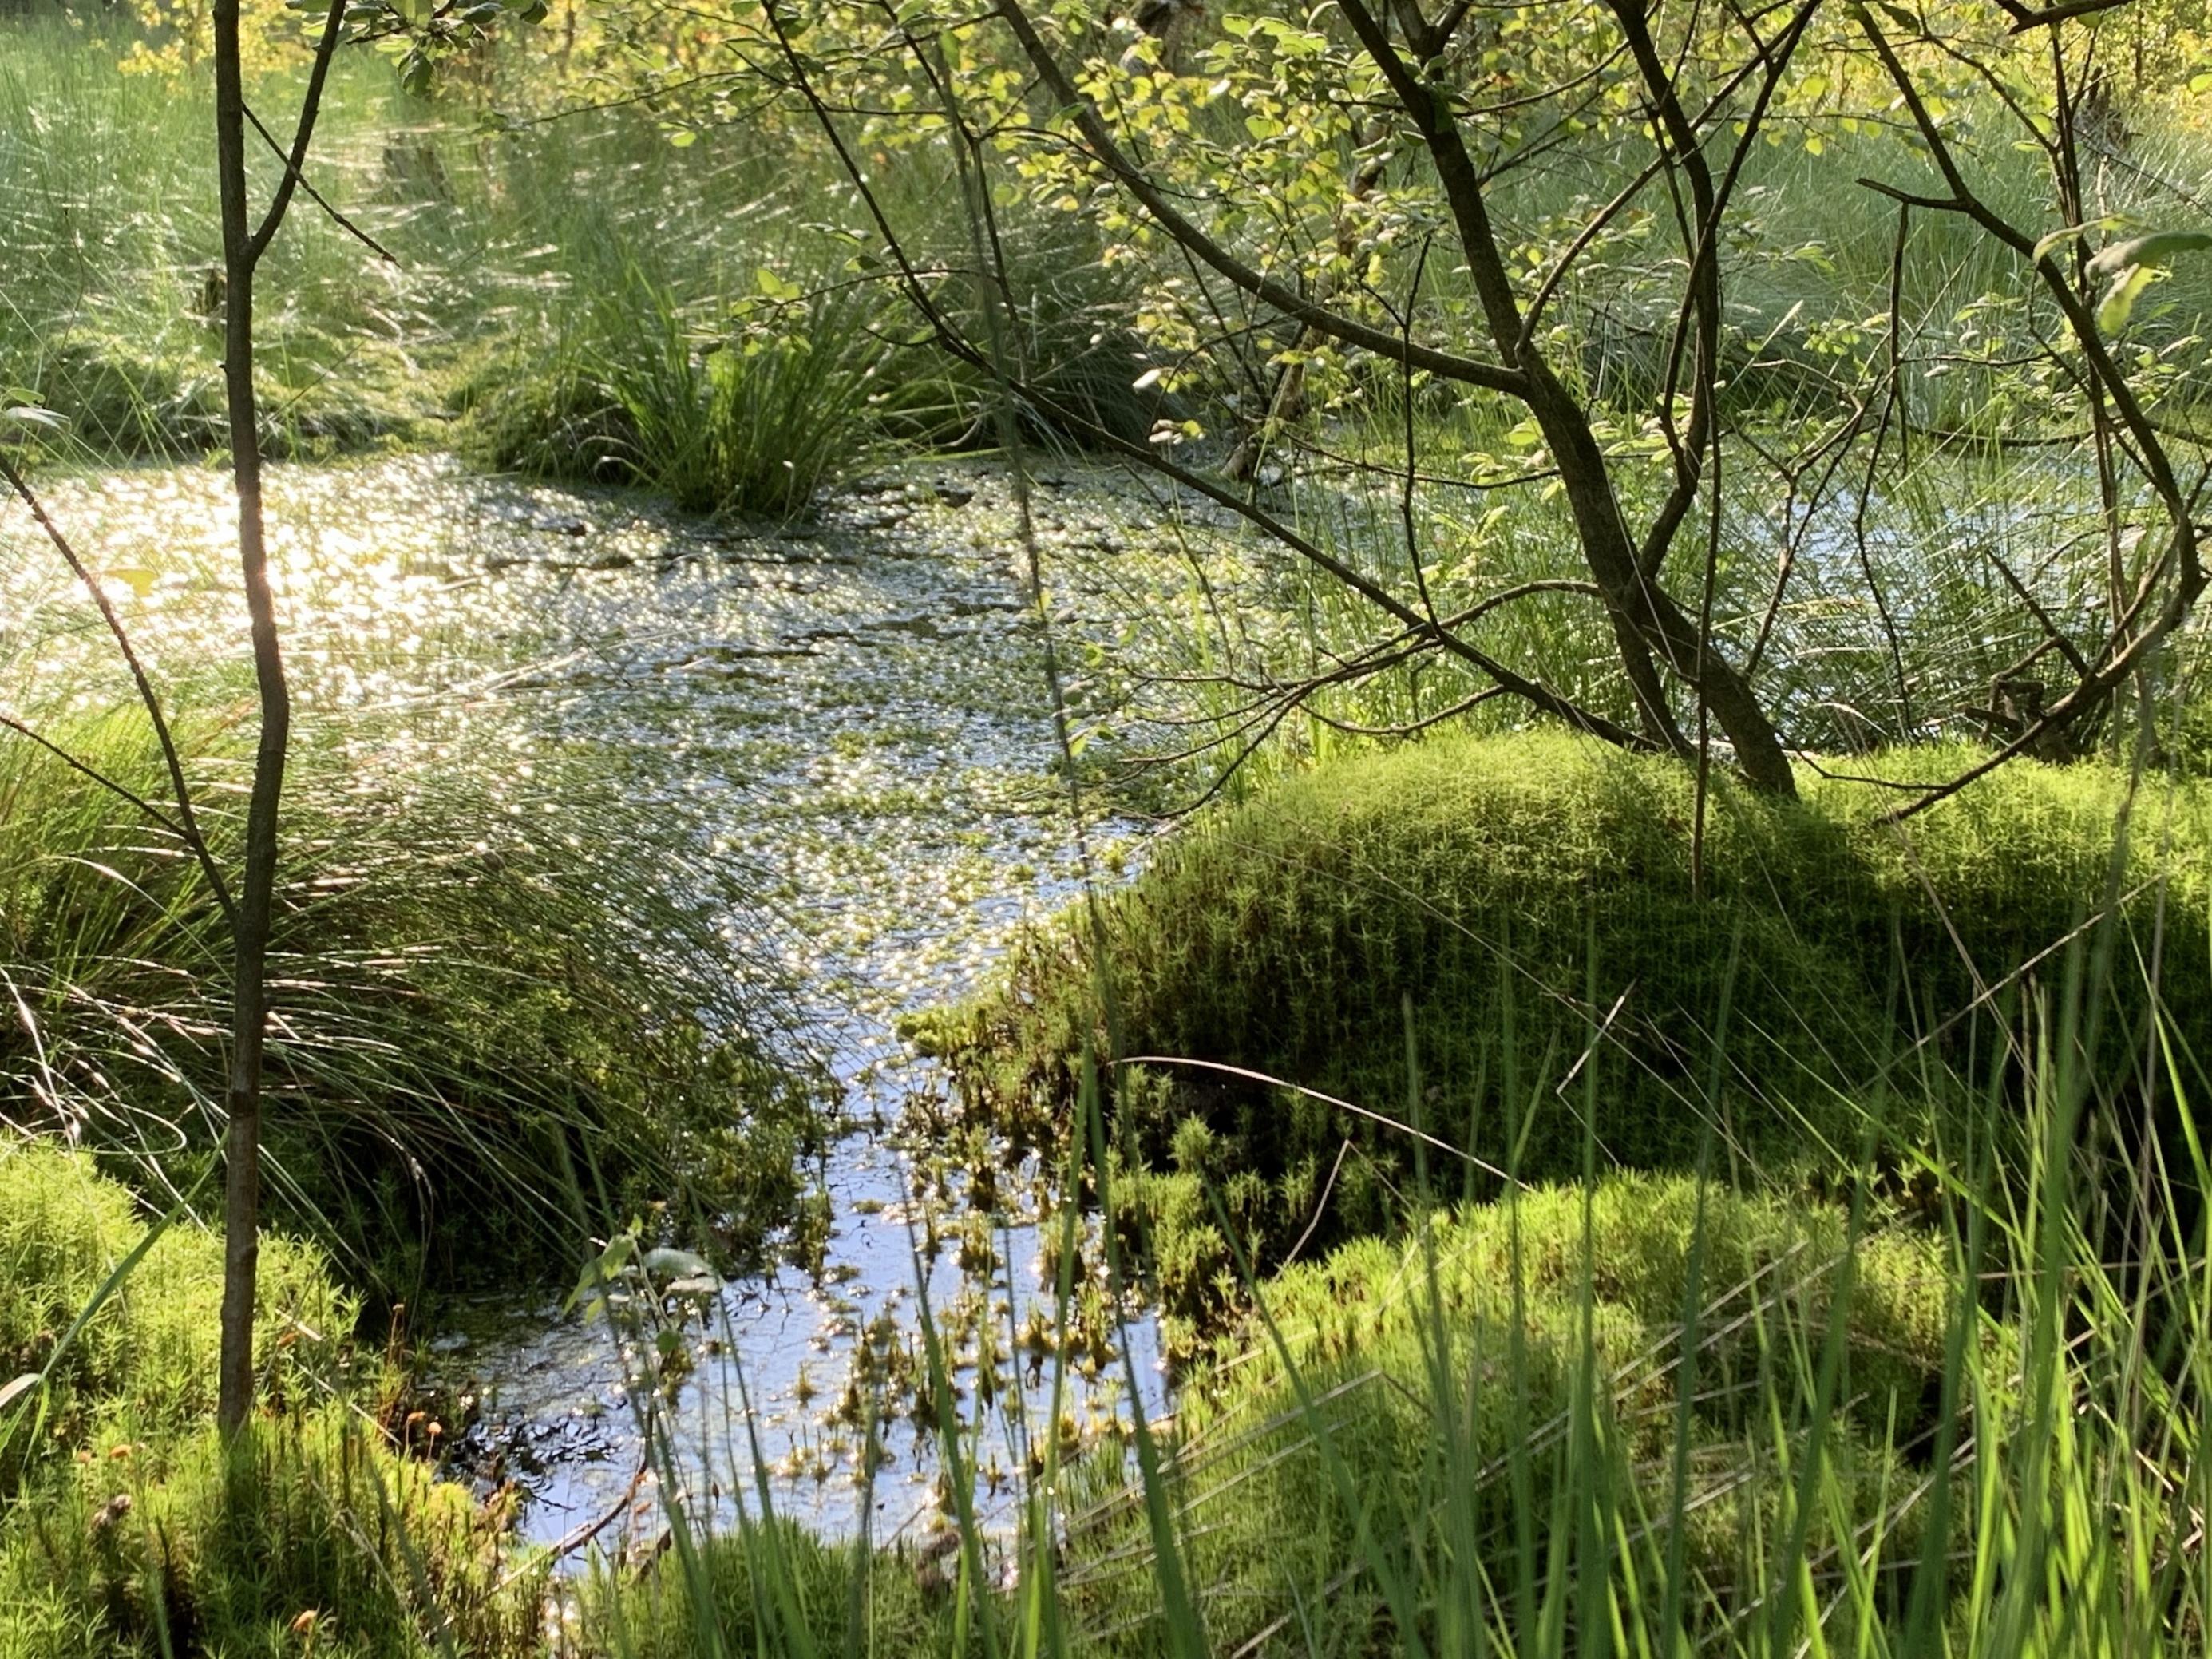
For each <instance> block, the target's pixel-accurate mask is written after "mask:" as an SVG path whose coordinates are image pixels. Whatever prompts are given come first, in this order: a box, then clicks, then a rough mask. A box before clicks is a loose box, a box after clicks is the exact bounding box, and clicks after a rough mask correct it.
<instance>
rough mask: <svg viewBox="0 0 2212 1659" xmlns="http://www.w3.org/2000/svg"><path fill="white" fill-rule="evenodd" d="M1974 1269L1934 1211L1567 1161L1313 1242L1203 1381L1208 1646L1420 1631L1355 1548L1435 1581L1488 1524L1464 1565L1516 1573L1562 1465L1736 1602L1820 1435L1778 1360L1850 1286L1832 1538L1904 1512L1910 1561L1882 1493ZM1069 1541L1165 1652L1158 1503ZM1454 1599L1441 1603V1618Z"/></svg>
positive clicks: (1917, 1443) (1124, 1641) (1205, 1368)
mask: <svg viewBox="0 0 2212 1659" xmlns="http://www.w3.org/2000/svg"><path fill="white" fill-rule="evenodd" d="M1845 1261H1849V1263H1850V1267H1849V1270H1848V1279H1849V1284H1848V1289H1847V1290H1846V1288H1845V1283H1844V1281H1845V1279H1846V1271H1845V1269H1844V1263H1845ZM1846 1295H1847V1296H1848V1312H1847V1314H1845V1315H1844V1340H1843V1341H1842V1343H1841V1344H1840V1346H1839V1352H1840V1353H1841V1354H1842V1356H1843V1361H1844V1364H1843V1368H1842V1370H1841V1372H1840V1374H1839V1376H1838V1380H1837V1386H1836V1392H1835V1398H1836V1399H1837V1400H1838V1401H1842V1402H1844V1409H1843V1410H1842V1411H1841V1412H1840V1413H1838V1419H1839V1420H1838V1422H1837V1423H1836V1424H1834V1425H1832V1427H1831V1428H1830V1430H1829V1431H1828V1433H1827V1436H1826V1439H1825V1443H1824V1453H1823V1455H1824V1456H1825V1457H1826V1459H1827V1460H1828V1461H1829V1462H1830V1464H1831V1466H1832V1468H1834V1469H1836V1470H1837V1471H1838V1472H1839V1474H1840V1477H1841V1478H1840V1480H1838V1485H1837V1486H1836V1488H1835V1492H1836V1494H1837V1495H1840V1496H1844V1497H1845V1498H1847V1499H1848V1500H1849V1502H1850V1505H1851V1507H1850V1510H1849V1511H1848V1513H1847V1514H1843V1515H1832V1514H1831V1515H1824V1516H1821V1517H1820V1521H1819V1522H1818V1523H1817V1524H1816V1525H1815V1527H1814V1528H1813V1530H1812V1532H1811V1534H1810V1535H1809V1536H1808V1544H1809V1545H1810V1547H1812V1548H1813V1549H1814V1551H1816V1552H1823V1553H1825V1552H1826V1551H1829V1550H1832V1548H1833V1547H1835V1545H1836V1543H1837V1541H1838V1537H1839V1536H1841V1535H1843V1534H1844V1531H1845V1530H1846V1529H1849V1530H1850V1531H1853V1532H1856V1531H1857V1528H1860V1527H1862V1526H1871V1525H1874V1524H1875V1523H1876V1522H1877V1521H1878V1520H1881V1521H1884V1522H1887V1526H1886V1530H1885V1531H1884V1532H1883V1533H1882V1534H1881V1539H1882V1542H1881V1550H1880V1553H1882V1554H1883V1555H1884V1556H1885V1557H1887V1559H1893V1560H1899V1561H1909V1560H1910V1559H1911V1552H1912V1550H1913V1548H1914V1547H1915V1545H1916V1543H1917V1524H1916V1520H1917V1517H1914V1516H1909V1515H1908V1516H1902V1517H1897V1516H1885V1515H1884V1510H1885V1508H1886V1507H1887V1505H1888V1504H1892V1503H1893V1502H1894V1500H1895V1498H1896V1497H1897V1495H1898V1494H1899V1493H1900V1492H1904V1491H1905V1490H1907V1489H1909V1487H1910V1486H1911V1480H1912V1479H1913V1478H1914V1475H1913V1470H1912V1460H1913V1458H1914V1457H1915V1455H1917V1457H1918V1459H1919V1461H1920V1462H1923V1463H1924V1462H1925V1460H1926V1455H1927V1448H1928V1445H1929V1431H1930V1430H1931V1429H1932V1427H1933V1422H1932V1413H1933V1407H1934V1405H1935V1402H1936V1399H1937V1398H1938V1396H1939V1393H1940V1390H1939V1389H1938V1387H1937V1384H1938V1380H1939V1378H1940V1376H1941V1374H1942V1370H1943V1368H1944V1364H1945V1356H1946V1352H1947V1344H1948V1339H1949V1336H1950V1332H1951V1326H1952V1321H1953V1318H1954V1303H1955V1300H1956V1297H1955V1294H1954V1275H1953V1273H1952V1272H1951V1267H1950V1256H1949V1253H1948V1250H1947V1249H1946V1248H1945V1247H1944V1245H1943V1244H1942V1242H1941V1241H1940V1240H1938V1239H1936V1237H1932V1236H1930V1235H1927V1234H1925V1233H1919V1232H1915V1231H1907V1230H1903V1229H1891V1230H1881V1231H1871V1232H1869V1233H1868V1234H1867V1235H1866V1236H1864V1237H1858V1238H1857V1239H1854V1238H1853V1237H1851V1231H1850V1224H1849V1219H1848V1218H1847V1216H1846V1215H1845V1214H1844V1212H1843V1211H1841V1210H1840V1209H1838V1208H1836V1207H1834V1206H1819V1205H1814V1206H1806V1205H1798V1204H1793V1203H1790V1202H1787V1201H1784V1200H1779V1199H1776V1198H1771V1197H1760V1196H1749V1195H1741V1194H1735V1193H1732V1192H1729V1191H1728V1190H1725V1189H1723V1188H1706V1189H1705V1190H1702V1191H1701V1190H1700V1188H1699V1184H1698V1183H1697V1182H1695V1181H1693V1180H1691V1179H1688V1178H1683V1177H1671V1178H1652V1177H1646V1176H1620V1177H1615V1178H1613V1179H1610V1180H1607V1181H1605V1182H1601V1183H1600V1184H1598V1185H1597V1186H1596V1187H1595V1188H1592V1189H1590V1190H1589V1192H1588V1194H1587V1199H1586V1196H1585V1193H1584V1191H1583V1189H1580V1188H1536V1189H1530V1190H1527V1191H1523V1192H1522V1193H1520V1194H1517V1196H1516V1198H1514V1199H1513V1200H1510V1201H1504V1202H1500V1203H1498V1204H1494V1205H1474V1206H1467V1207H1465V1208H1463V1209H1461V1210H1459V1211H1457V1212H1451V1213H1447V1214H1443V1215H1439V1216H1438V1217H1437V1218H1435V1219H1434V1220H1433V1222H1432V1223H1431V1225H1430V1226H1429V1227H1428V1228H1427V1229H1426V1231H1425V1234H1424V1236H1423V1237H1421V1238H1420V1239H1419V1240H1418V1241H1416V1242H1413V1243H1405V1244H1387V1243H1383V1242H1381V1241H1379V1240H1372V1239H1370V1240H1364V1241H1360V1242H1358V1243H1353V1244H1352V1245H1349V1246H1347V1247H1346V1248H1345V1249H1341V1250H1340V1251H1338V1252H1337V1253H1335V1254H1334V1255H1331V1256H1330V1257H1328V1259H1327V1260H1326V1261H1318V1262H1313V1263H1304V1264H1300V1265H1298V1266H1296V1267H1291V1268H1290V1269H1288V1270H1286V1271H1285V1272H1284V1273H1280V1274H1279V1275H1277V1276H1276V1277H1275V1278H1274V1279H1272V1280H1269V1281H1267V1282H1266V1283H1264V1284H1262V1285H1260V1286H1259V1287H1258V1288H1257V1291H1256V1299H1257V1300H1258V1302H1259V1303H1260V1304H1261V1305H1262V1306H1263V1307H1264V1309H1265V1310H1266V1314H1267V1317H1266V1319H1265V1320H1264V1321H1263V1320H1262V1319H1261V1317H1259V1316H1250V1317H1248V1318H1247V1319H1245V1320H1244V1321H1243V1322H1242V1323H1241V1324H1240V1325H1239V1326H1238V1327H1237V1328H1236V1329H1235V1330H1234V1331H1232V1332H1231V1333H1228V1334H1225V1336H1224V1337H1223V1338H1222V1339H1221V1340H1220V1341H1219V1342H1218V1344H1217V1345H1216V1346H1214V1347H1213V1349H1212V1352H1211V1355H1210V1358H1209V1360H1208V1362H1207V1363H1206V1364H1202V1365H1200V1366H1199V1367H1198V1368H1196V1369H1195V1370H1194V1371H1193V1373H1192V1374H1191V1376H1190V1378H1189V1381H1188V1385H1187V1386H1186V1388H1185V1389H1184V1392H1183V1395H1182V1399H1181V1401H1179V1405H1178V1413H1177V1419H1176V1440H1177V1446H1176V1458H1175V1461H1174V1463H1173V1464H1172V1465H1171V1467H1170V1471H1169V1473H1168V1474H1167V1476H1166V1477H1165V1480H1164V1485H1165V1486H1166V1487H1167V1489H1168V1490H1169V1491H1170V1492H1172V1493H1173V1495H1174V1499H1175V1503H1176V1519H1177V1528H1178V1533H1179V1535H1180V1537H1181V1538H1182V1553H1183V1564H1182V1565H1183V1571H1185V1572H1186V1573H1187V1574H1188V1577H1189V1580H1190V1582H1191V1583H1193V1584H1194V1585H1195V1586H1198V1587H1200V1588H1199V1589H1198V1590H1197V1592H1196V1594H1197V1596H1198V1599H1199V1602H1200V1607H1201V1609H1202V1612H1203V1616H1204V1618H1205V1621H1206V1629H1207V1634H1208V1637H1209V1639H1210V1641H1211V1643H1212V1649H1213V1650H1215V1651H1232V1650H1237V1649H1238V1648H1239V1647H1240V1646H1241V1644H1243V1643H1245V1642H1246V1641H1248V1640H1252V1639H1255V1638H1258V1637H1259V1636H1260V1635H1261V1632H1266V1631H1269V1630H1273V1631H1274V1632H1276V1639H1278V1640H1279V1642H1280V1643H1282V1644H1284V1646H1285V1649H1286V1650H1294V1651H1305V1650H1320V1651H1330V1652H1337V1651H1346V1652H1377V1651H1383V1650H1392V1651H1397V1650H1403V1648H1402V1638H1401V1636H1400V1635H1399V1633H1398V1632H1396V1631H1395V1626H1394V1616H1395V1615H1394V1614H1393V1613H1392V1611H1391V1609H1390V1607H1389V1605H1388V1597H1387V1596H1386V1595H1384V1594H1383V1589H1382V1586H1381V1575H1379V1574H1376V1573H1372V1572H1368V1571H1356V1570H1352V1571H1347V1569H1352V1568H1354V1566H1355V1564H1358V1563H1359V1562H1361V1561H1362V1560H1363V1559H1367V1558H1366V1557H1365V1556H1364V1554H1363V1547H1362V1545H1361V1543H1360V1542H1359V1540H1358V1534H1359V1531H1360V1529H1361V1527H1362V1526H1363V1525H1364V1527H1365V1528H1366V1529H1367V1532H1368V1534H1369V1536H1370V1541H1377V1540H1379V1541H1381V1545H1380V1547H1381V1550H1382V1553H1383V1557H1384V1558H1385V1559H1391V1560H1395V1561H1397V1562H1399V1563H1400V1564H1401V1565H1402V1566H1403V1567H1404V1568H1405V1569H1406V1571H1407V1573H1408V1574H1409V1576H1410V1577H1412V1578H1413V1579H1415V1580H1420V1579H1427V1580H1428V1581H1429V1582H1430V1583H1431V1584H1433V1583H1434V1582H1436V1580H1437V1578H1438V1577H1440V1576H1441V1575H1440V1574H1439V1572H1438V1569H1437V1560H1438V1559H1440V1558H1443V1557H1445V1556H1448V1555H1449V1553H1451V1552H1452V1551H1454V1550H1455V1548H1462V1549H1463V1548H1464V1547H1466V1546H1467V1545H1468V1544H1469V1543H1472V1544H1473V1545H1474V1547H1476V1548H1477V1549H1478V1551H1479V1553H1478V1556H1477V1558H1476V1559H1475V1560H1474V1561H1473V1562H1468V1561H1466V1560H1463V1559H1462V1560H1459V1561H1457V1562H1455V1564H1454V1567H1455V1570H1456V1571H1460V1572H1462V1573H1468V1574H1469V1575H1470V1576H1471V1577H1472V1576H1480V1577H1481V1578H1482V1579H1484V1580H1485V1581H1486V1582H1487V1583H1491V1584H1492V1585H1494V1586H1496V1587H1498V1591H1499V1593H1500V1594H1501V1595H1503V1594H1504V1593H1505V1592H1506V1591H1507V1590H1508V1589H1509V1588H1510V1586H1512V1585H1513V1584H1514V1583H1515V1581H1516V1577H1517V1573H1516V1551H1517V1550H1518V1549H1519V1547H1520V1545H1521V1534H1520V1531H1519V1529H1518V1528H1517V1527H1516V1514H1518V1513H1521V1512H1523V1511H1528V1510H1531V1509H1532V1506H1533V1512H1534V1514H1535V1515H1537V1516H1552V1515H1553V1511H1554V1510H1555V1507H1556V1504H1557V1499H1558V1498H1559V1493H1560V1492H1561V1490H1562V1489H1563V1488H1565V1487H1569V1486H1582V1487H1585V1488H1587V1487H1589V1486H1592V1485H1595V1484H1597V1483H1604V1484H1605V1485H1607V1486H1609V1487H1610V1488H1611V1489H1612V1491H1613V1495H1614V1500H1615V1501H1616V1502H1617V1504H1619V1507H1620V1510H1621V1511H1622V1513H1623V1514H1624V1515H1626V1516H1641V1517H1659V1519H1656V1520H1653V1519H1650V1518H1646V1519H1643V1520H1640V1521H1639V1522H1638V1529H1639V1531H1642V1530H1644V1528H1651V1529H1653V1530H1656V1531H1659V1532H1663V1530H1664V1528H1665V1527H1666V1526H1668V1525H1670V1524H1675V1523H1677V1522H1679V1524H1680V1526H1681V1527H1682V1528H1683V1530H1684V1537H1683V1540H1682V1546H1683V1553H1684V1559H1685V1560H1686V1565H1687V1567H1688V1570H1689V1571H1690V1572H1691V1573H1692V1575H1693V1577H1694V1580H1695V1582H1696V1583H1698V1584H1699V1600H1700V1601H1705V1599H1706V1598H1711V1599H1712V1601H1714V1602H1715V1603H1716V1604H1717V1603H1718V1602H1722V1601H1729V1600H1735V1599H1740V1598H1741V1596H1742V1595H1743V1593H1744V1592H1745V1591H1747V1590H1753V1589H1755V1588H1756V1586H1757V1585H1758V1584H1759V1583H1760V1582H1761V1576H1762V1570H1761V1569H1760V1567H1759V1565H1758V1563H1759V1561H1760V1559H1761V1556H1762V1553H1763V1552H1764V1551H1766V1550H1771V1547H1772V1543H1771V1540H1772V1538H1773V1536H1774V1535H1775V1534H1777V1532H1778V1530H1781V1528H1780V1524H1779V1522H1780V1512H1781V1510H1782V1509H1783V1507H1784V1503H1783V1494H1784V1491H1785V1489H1786V1487H1787V1486H1788V1478H1787V1475H1786V1474H1784V1470H1785V1469H1786V1468H1787V1467H1788V1466H1789V1463H1790V1461H1791V1460H1792V1459H1793V1458H1796V1457H1801V1456H1802V1454H1803V1451H1804V1449H1805V1440H1804V1437H1803V1433H1802V1427H1800V1426H1785V1425H1786V1424H1787V1422H1788V1419H1790V1415H1791V1414H1792V1413H1794V1412H1795V1411H1796V1409H1797V1402H1796V1401H1791V1400H1789V1399H1786V1398H1784V1399H1778V1395H1777V1392H1776V1390H1775V1388H1774V1379H1773V1376H1772V1374H1771V1373H1772V1370H1773V1368H1774V1367H1775V1366H1777V1365H1782V1366H1784V1367H1789V1366H1790V1365H1792V1364H1797V1363H1802V1360H1803V1359H1804V1358H1806V1357H1807V1356H1814V1357H1817V1356H1818V1355H1819V1354H1820V1352H1822V1349H1823V1346H1824V1345H1825V1344H1826V1340H1827V1334H1828V1328H1829V1325H1830V1322H1831V1320H1832V1316H1834V1314H1835V1312H1836V1310H1838V1308H1839V1307H1841V1306H1844V1297H1845V1296H1846ZM1692 1314H1694V1315H1695V1316H1696V1317H1697V1319H1698V1321H1699V1324H1698V1327H1697V1334H1696V1336H1695V1338H1694V1340H1693V1341H1692V1342H1691V1343H1690V1344H1689V1345H1688V1346H1689V1347H1690V1352H1689V1353H1688V1355H1687V1357H1686V1355H1685V1347H1686V1340H1685V1334H1686V1328H1687V1326H1686V1317H1687V1316H1690V1315H1692ZM1685 1378H1688V1379H1689V1386H1690V1388H1691V1390H1692V1399H1691V1401H1690V1403H1689V1405H1688V1406H1687V1407H1685V1406H1684V1403H1683V1401H1682V1398H1681V1394H1680V1389H1681V1388H1682V1386H1683V1384H1684V1380H1685ZM1778 1406H1779V1407H1780V1409H1779V1410H1776V1409H1775V1408H1776V1407H1778ZM1770 1413H1772V1415H1771V1417H1770ZM1682 1431H1686V1433H1687V1441H1686V1445H1687V1447H1688V1457H1687V1460H1686V1470H1687V1474H1686V1490H1685V1492H1683V1494H1682V1498H1681V1499H1680V1507H1679V1508H1678V1507H1677V1500H1676V1498H1675V1497H1674V1492H1673V1481H1674V1463H1673V1457H1672V1454H1673V1450H1674V1446H1675V1444H1676V1437H1677V1435H1678V1433H1680V1432H1682ZM1332 1459H1334V1460H1336V1461H1337V1462H1338V1463H1339V1465H1340V1470H1339V1474H1338V1476H1336V1477H1333V1476H1332V1472H1331V1468H1330V1462H1331V1460H1332ZM1516 1460H1517V1462H1516ZM1577 1465H1578V1467H1577ZM1669 1517H1671V1519H1670V1518H1669ZM1566 1524H1567V1525H1568V1526H1569V1527H1570V1528H1571V1527H1572V1525H1573V1524H1574V1523H1573V1521H1572V1519H1571V1518H1570V1519H1568V1521H1567V1522H1566ZM1070 1540H1071V1541H1070V1545H1069V1548H1068V1551H1067V1565H1066V1574H1065V1577H1064V1580H1063V1583H1064V1587H1065V1589H1066V1595H1067V1597H1068V1601H1069V1605H1070V1607H1071V1609H1072V1610H1073V1612H1074V1613H1076V1615H1077V1616H1078V1617H1079V1620H1080V1622H1081V1623H1082V1624H1083V1625H1084V1626H1086V1627H1088V1628H1091V1629H1092V1630H1096V1631H1103V1632H1118V1635H1117V1636H1116V1637H1115V1639H1113V1640H1110V1641H1109V1642H1108V1643H1106V1644H1104V1645H1106V1646H1107V1647H1108V1648H1109V1650H1112V1651H1115V1652H1132V1653H1135V1652H1149V1651H1159V1650H1164V1649H1165V1648H1166V1646H1167V1644H1166V1643H1165V1641H1164V1639H1163V1638H1164V1627H1163V1626H1161V1624H1160V1622H1159V1621H1160V1619H1161V1610H1160V1602H1159V1598H1158V1594H1157V1592H1156V1589H1155V1588H1154V1585H1153V1583H1152V1567H1151V1560H1152V1549H1151V1546H1150V1543H1149V1541H1148V1540H1147V1537H1146V1522H1145V1519H1144V1516H1143V1514H1142V1510H1141V1507H1140V1506H1139V1505H1137V1504H1135V1503H1134V1500H1133V1498H1127V1497H1125V1498H1118V1499H1115V1500H1112V1501H1109V1502H1108V1503H1106V1504H1103V1505H1102V1506H1101V1507H1100V1508H1098V1509H1097V1510H1094V1511H1092V1512H1091V1514H1089V1515H1087V1516H1078V1517H1077V1518H1076V1519H1075V1520H1074V1521H1073V1522H1072V1523H1071V1528H1070ZM1369 1547H1370V1548H1371V1547H1374V1546H1373V1544H1372V1543H1370V1546H1369ZM1425 1594H1426V1592H1425ZM1446 1616H1448V1615H1447V1614H1445V1613H1444V1612H1443V1610H1442V1609H1437V1608H1434V1607H1428V1606H1424V1608H1423V1614H1422V1619H1421V1621H1420V1622H1421V1624H1422V1626H1423V1630H1422V1633H1423V1635H1424V1636H1425V1638H1426V1639H1428V1640H1429V1641H1431V1642H1434V1641H1435V1640H1436V1639H1437V1628H1436V1626H1435V1623H1434V1621H1435V1620H1437V1619H1439V1618H1443V1617H1446ZM1447 1645H1449V1644H1447Z"/></svg>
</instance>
